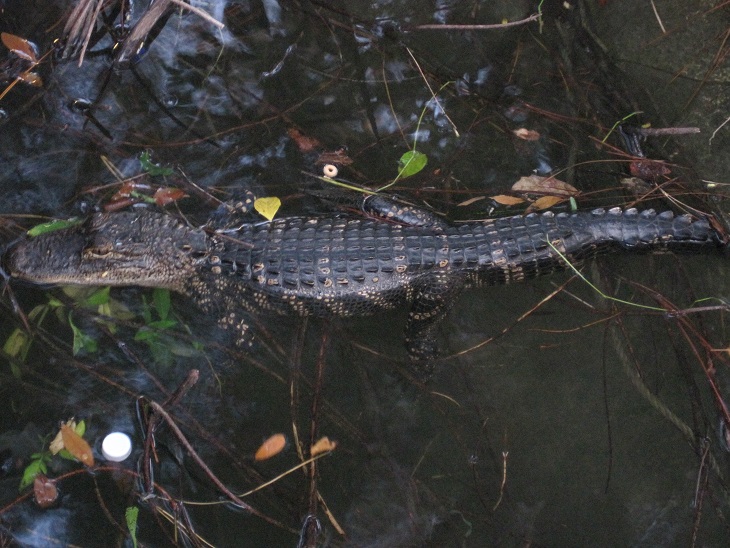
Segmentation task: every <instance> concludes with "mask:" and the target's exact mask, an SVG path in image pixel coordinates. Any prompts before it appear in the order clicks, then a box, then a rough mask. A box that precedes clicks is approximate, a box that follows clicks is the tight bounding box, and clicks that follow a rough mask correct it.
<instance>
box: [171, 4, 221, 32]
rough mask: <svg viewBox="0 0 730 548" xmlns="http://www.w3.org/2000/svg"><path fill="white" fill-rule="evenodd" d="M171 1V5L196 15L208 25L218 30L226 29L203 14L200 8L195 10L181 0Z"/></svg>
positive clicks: (208, 15) (215, 20) (206, 13)
mask: <svg viewBox="0 0 730 548" xmlns="http://www.w3.org/2000/svg"><path fill="white" fill-rule="evenodd" d="M171 1H172V3H173V4H177V5H178V6H180V7H181V8H182V9H185V10H188V11H191V12H193V13H194V14H195V15H197V16H198V17H202V18H203V19H205V20H206V21H208V23H210V24H211V25H215V26H216V27H218V28H219V29H224V28H225V27H226V26H225V25H224V24H223V23H221V22H220V21H218V20H217V19H214V18H213V17H212V16H211V15H210V14H209V13H208V12H205V11H203V10H201V9H200V8H196V7H195V6H191V5H190V4H188V3H187V2H184V1H183V0H171Z"/></svg>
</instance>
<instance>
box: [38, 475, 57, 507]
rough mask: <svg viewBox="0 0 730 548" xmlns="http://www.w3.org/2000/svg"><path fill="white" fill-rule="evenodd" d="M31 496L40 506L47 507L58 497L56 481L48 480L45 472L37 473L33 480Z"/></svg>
mask: <svg viewBox="0 0 730 548" xmlns="http://www.w3.org/2000/svg"><path fill="white" fill-rule="evenodd" d="M33 497H34V498H35V502H36V504H37V505H38V506H40V507H41V508H48V507H50V506H51V505H52V504H53V503H54V502H56V499H58V489H56V482H55V481H53V480H49V479H48V478H47V477H46V475H45V474H38V475H37V476H36V477H35V480H33Z"/></svg>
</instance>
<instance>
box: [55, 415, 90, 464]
mask: <svg viewBox="0 0 730 548" xmlns="http://www.w3.org/2000/svg"><path fill="white" fill-rule="evenodd" d="M61 437H62V438H63V445H64V447H65V448H66V450H68V452H69V453H71V454H72V455H73V456H74V457H76V458H77V459H78V460H79V461H81V462H82V463H83V464H85V465H86V466H94V454H93V452H92V451H91V447H90V446H89V444H88V442H87V441H86V440H85V439H84V438H82V437H81V436H79V435H78V434H77V433H76V432H75V431H74V430H73V429H72V428H71V427H69V426H68V425H66V424H63V425H61Z"/></svg>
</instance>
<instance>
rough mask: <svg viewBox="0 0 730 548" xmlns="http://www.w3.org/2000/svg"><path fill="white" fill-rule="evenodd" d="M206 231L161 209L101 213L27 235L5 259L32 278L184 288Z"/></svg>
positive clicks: (15, 273) (15, 272)
mask: <svg viewBox="0 0 730 548" xmlns="http://www.w3.org/2000/svg"><path fill="white" fill-rule="evenodd" d="M207 253H208V239H207V236H206V234H205V233H204V232H203V231H202V230H200V229H195V228H190V227H189V226H187V225H185V224H184V223H182V222H181V221H179V220H177V219H175V218H174V217H171V216H170V215H165V214H163V213H159V212H155V211H151V210H146V209H140V210H137V211H129V212H119V213H97V214H95V215H92V216H91V217H90V218H89V219H88V220H87V221H86V222H85V223H83V224H79V225H76V226H72V227H69V228H65V229H62V230H56V231H53V232H48V233H45V234H41V235H38V236H35V237H27V238H25V239H24V240H22V241H20V242H19V243H18V244H16V245H15V246H14V247H13V248H11V250H10V251H9V253H8V257H7V259H6V265H7V269H8V271H9V274H10V275H11V276H12V277H14V278H17V279H20V280H25V281H29V282H33V283H43V284H61V285H112V286H131V285H134V286H145V287H164V288H168V289H172V290H174V291H183V290H184V287H185V281H186V279H188V278H189V277H190V276H191V275H192V274H193V268H194V265H195V263H196V261H198V260H200V258H202V257H205V256H206V255H207Z"/></svg>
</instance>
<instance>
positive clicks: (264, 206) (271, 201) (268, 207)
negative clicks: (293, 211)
mask: <svg viewBox="0 0 730 548" xmlns="http://www.w3.org/2000/svg"><path fill="white" fill-rule="evenodd" d="M253 207H254V209H255V210H256V211H258V212H259V213H261V215H263V216H264V217H266V218H267V219H268V220H269V221H270V220H272V219H273V218H274V215H276V212H277V211H279V208H280V207H281V200H279V198H277V197H276V196H271V197H269V198H257V199H256V200H254V203H253Z"/></svg>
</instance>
